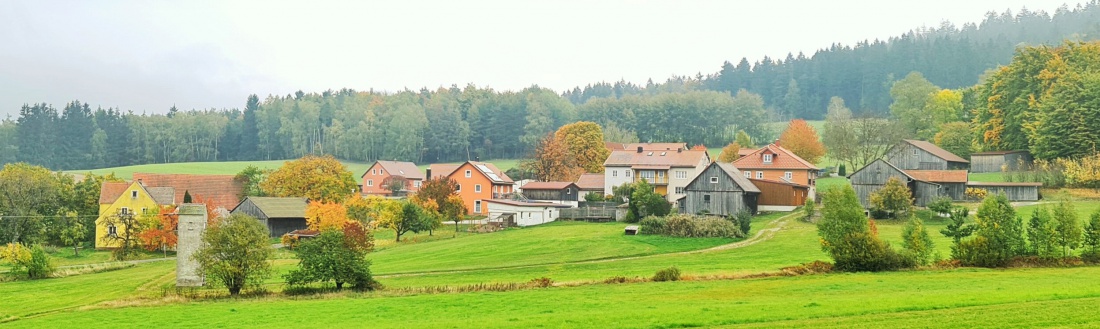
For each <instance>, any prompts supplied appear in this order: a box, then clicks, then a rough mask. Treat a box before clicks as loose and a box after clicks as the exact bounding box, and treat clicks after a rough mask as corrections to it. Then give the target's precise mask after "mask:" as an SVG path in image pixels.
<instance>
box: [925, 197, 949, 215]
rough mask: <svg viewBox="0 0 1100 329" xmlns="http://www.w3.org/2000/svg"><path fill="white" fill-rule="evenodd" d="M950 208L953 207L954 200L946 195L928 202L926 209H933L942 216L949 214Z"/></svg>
mask: <svg viewBox="0 0 1100 329" xmlns="http://www.w3.org/2000/svg"><path fill="white" fill-rule="evenodd" d="M952 209H955V204H954V201H953V200H951V198H950V197H946V196H941V197H938V198H936V199H934V200H932V202H931V203H929V204H928V210H931V211H934V212H936V213H937V214H939V215H940V216H942V217H947V216H949V215H951V210H952ZM921 219H923V218H921Z"/></svg>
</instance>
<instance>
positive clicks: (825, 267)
mask: <svg viewBox="0 0 1100 329" xmlns="http://www.w3.org/2000/svg"><path fill="white" fill-rule="evenodd" d="M782 270H783V272H786V273H790V274H794V275H804V274H821V273H829V272H832V271H833V264H830V263H828V262H823V261H820V260H815V261H812V262H809V263H802V264H801V265H798V266H790V267H784V268H783V269H782Z"/></svg>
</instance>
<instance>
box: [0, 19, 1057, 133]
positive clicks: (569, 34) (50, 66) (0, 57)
mask: <svg viewBox="0 0 1100 329" xmlns="http://www.w3.org/2000/svg"><path fill="white" fill-rule="evenodd" d="M1065 2H1066V1H1065V0H1030V1H1028V0H968V1H958V0H952V1H946V0H925V1H906V2H897V1H881V0H879V1H873V0H833V1H810V0H806V1H790V0H771V1H767V0H763V1H751V2H750V1H720V0H719V1H626V0H615V1H562V0H558V1H386V2H373V1H370V2H368V1H297V2H283V1H262V2H261V1H255V2H246V1H34V0H31V1H3V2H0V115H7V114H11V115H13V116H14V114H15V113H17V112H18V108H19V107H20V106H21V105H22V104H24V103H36V102H47V103H51V104H54V105H55V106H57V107H61V106H63V104H64V103H66V102H68V101H70V100H73V99H79V100H81V101H83V102H87V103H90V104H91V105H92V106H93V107H95V106H102V107H118V108H122V109H123V110H132V111H135V112H138V113H140V112H164V111H166V110H167V109H168V108H169V107H171V106H172V105H177V106H178V107H180V108H181V109H192V108H210V107H216V108H225V107H242V106H243V104H244V101H245V97H246V96H247V95H248V94H252V93H255V94H259V95H261V96H266V95H268V94H287V93H291V92H293V91H295V90H304V91H322V90H325V89H339V88H344V87H347V88H353V89H358V90H367V89H371V88H373V89H375V90H390V91H392V90H401V89H404V88H409V89H419V88H420V87H423V86H427V87H430V88H435V87H438V86H450V85H451V84H457V85H459V86H463V85H466V84H468V83H474V84H476V85H479V86H489V87H492V88H495V89H520V88H523V87H526V86H529V85H532V84H539V85H541V86H545V87H550V88H554V89H555V90H559V91H561V90H564V89H568V88H572V87H574V86H577V85H585V84H588V83H591V82H597V81H617V80H620V79H625V80H627V81H633V82H645V81H646V79H648V78H651V77H652V78H653V79H654V80H655V81H662V80H664V79H666V78H668V77H669V76H672V75H694V74H695V73H697V72H703V73H712V72H715V71H717V70H718V68H719V66H720V65H721V64H722V62H723V61H726V60H729V61H731V62H736V61H737V60H739V59H740V58H741V57H748V58H749V59H750V61H753V60H756V59H760V58H762V57H763V56H765V55H767V56H771V57H773V58H775V57H780V58H781V57H784V56H786V54H787V53H788V52H793V53H797V52H799V51H803V52H806V53H807V55H810V54H812V53H813V51H814V50H816V49H819V48H823V47H827V46H829V45H830V44H831V43H834V42H840V43H844V44H852V43H855V42H857V41H860V40H865V39H875V38H887V37H890V36H895V35H898V34H901V33H904V32H905V31H908V30H910V29H913V28H916V27H920V26H938V25H939V24H940V22H942V21H944V20H949V21H951V22H953V23H955V24H956V25H957V26H961V25H962V23H964V22H978V21H980V20H981V19H982V18H983V17H984V15H985V13H986V12H988V11H991V10H992V11H997V12H1003V11H1004V10H1006V9H1012V10H1013V12H1018V11H1019V10H1020V8H1022V7H1026V8H1028V9H1029V10H1045V11H1047V12H1053V11H1054V10H1055V9H1056V8H1057V7H1058V6H1060V5H1062V4H1063V3H1065ZM1075 4H1076V3H1075V2H1070V6H1071V7H1073V6H1075Z"/></svg>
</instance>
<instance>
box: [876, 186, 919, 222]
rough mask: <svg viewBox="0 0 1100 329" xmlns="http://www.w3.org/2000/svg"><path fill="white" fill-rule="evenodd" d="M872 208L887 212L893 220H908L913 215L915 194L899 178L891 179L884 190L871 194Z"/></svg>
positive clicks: (883, 187)
mask: <svg viewBox="0 0 1100 329" xmlns="http://www.w3.org/2000/svg"><path fill="white" fill-rule="evenodd" d="M869 199H870V201H871V207H872V208H874V209H878V210H881V211H885V212H887V213H889V214H890V216H891V217H893V218H906V217H908V216H909V215H910V214H912V210H913V194H912V192H910V191H909V187H906V186H905V183H902V182H901V180H900V179H898V178H897V177H890V179H888V180H886V184H885V185H883V186H882V188H880V189H878V190H875V191H873V192H871V195H870V197H869Z"/></svg>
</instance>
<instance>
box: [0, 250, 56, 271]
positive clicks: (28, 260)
mask: <svg viewBox="0 0 1100 329" xmlns="http://www.w3.org/2000/svg"><path fill="white" fill-rule="evenodd" d="M0 259H4V260H7V261H8V262H9V263H11V271H10V272H9V274H11V275H14V276H22V275H26V278H29V279H45V278H47V277H49V276H50V274H53V271H54V266H53V263H52V262H50V256H49V255H48V254H47V253H46V250H45V249H42V247H41V246H34V247H31V248H27V247H26V246H23V245H22V244H18V243H9V244H8V245H7V246H4V247H2V248H0Z"/></svg>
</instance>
